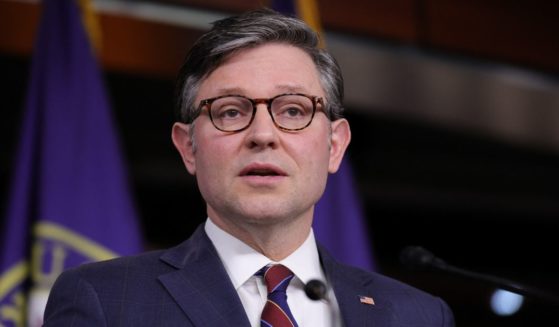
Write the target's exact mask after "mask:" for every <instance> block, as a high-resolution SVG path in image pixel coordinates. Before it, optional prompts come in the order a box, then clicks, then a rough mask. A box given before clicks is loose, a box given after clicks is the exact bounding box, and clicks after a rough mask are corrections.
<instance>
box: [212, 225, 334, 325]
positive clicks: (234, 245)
mask: <svg viewBox="0 0 559 327" xmlns="http://www.w3.org/2000/svg"><path fill="white" fill-rule="evenodd" d="M205 230H206V234H208V237H209V238H210V240H211V241H212V243H213V245H214V246H215V248H216V249H217V253H218V254H219V257H220V259H221V262H223V265H224V266H225V270H226V271H227V274H228V275H229V278H231V281H232V282H233V286H234V287H235V289H236V290H237V293H238V294H239V297H240V299H241V302H242V304H243V306H244V308H245V312H246V314H247V317H248V319H249V321H250V325H251V326H252V327H260V315H261V314H262V309H263V308H264V305H265V304H266V299H267V296H268V293H267V290H266V285H265V284H264V281H263V279H262V277H257V276H254V274H255V273H256V272H257V271H258V270H260V269H261V268H262V267H264V266H266V265H268V264H270V263H281V264H282V265H284V266H286V267H287V268H289V269H290V270H291V271H292V272H293V273H294V274H295V277H293V279H292V280H291V282H290V283H289V287H288V288H287V303H288V305H289V308H290V310H291V313H292V314H293V317H294V318H295V321H297V324H298V325H299V327H316V326H321V327H322V326H323V327H339V326H342V323H341V317H340V311H339V307H338V303H337V301H336V297H335V296H334V292H333V291H332V290H331V288H329V292H328V299H329V300H330V303H326V302H324V301H313V300H310V299H309V298H308V297H307V296H306V295H305V291H304V285H305V283H307V282H308V281H310V280H312V279H318V280H320V281H322V282H324V283H325V284H326V285H328V284H327V281H326V277H325V275H324V272H323V271H322V267H321V265H320V258H319V256H318V249H317V247H316V242H315V239H314V233H313V231H312V230H311V232H310V233H309V236H308V237H307V239H306V240H305V242H304V243H303V244H302V245H301V246H300V247H299V248H298V249H297V250H295V252H293V253H292V254H290V255H289V256H288V257H287V258H285V259H284V260H282V261H280V262H273V261H271V260H270V259H268V258H267V257H265V256H264V255H262V254H261V253H259V252H257V251H255V250H254V249H253V248H251V247H250V246H248V245H246V244H245V243H243V242H242V241H240V240H239V239H237V238H235V237H234V236H232V235H230V234H229V233H227V232H225V231H224V230H222V229H221V228H219V227H218V226H216V225H215V224H214V223H213V222H212V221H211V219H207V220H206V225H205Z"/></svg>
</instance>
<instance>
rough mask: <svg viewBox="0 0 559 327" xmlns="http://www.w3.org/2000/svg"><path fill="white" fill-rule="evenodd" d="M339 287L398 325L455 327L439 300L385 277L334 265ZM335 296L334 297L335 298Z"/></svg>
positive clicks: (442, 301)
mask: <svg viewBox="0 0 559 327" xmlns="http://www.w3.org/2000/svg"><path fill="white" fill-rule="evenodd" d="M335 266H336V269H337V270H338V272H337V273H336V274H335V275H336V276H338V278H337V279H338V280H337V281H333V282H334V283H335V282H337V283H339V285H338V287H339V288H345V287H347V288H350V289H352V290H354V292H360V293H359V294H357V295H363V296H367V297H370V298H371V299H373V301H374V303H375V307H377V308H378V309H380V308H382V309H384V310H385V312H386V314H387V315H388V316H390V318H388V317H387V319H390V320H391V321H394V322H395V323H396V324H397V325H398V326H454V316H453V314H452V311H451V310H450V308H449V307H448V305H447V304H446V303H445V301H444V300H442V299H441V298H439V297H437V296H434V295H431V294H429V293H427V292H425V291H422V290H420V289H417V288H415V287H413V286H411V285H408V284H406V283H403V282H401V281H398V280H396V279H393V278H390V277H388V276H385V275H382V274H379V273H375V272H370V271H365V270H362V269H359V268H355V267H350V266H346V265H342V264H336V265H335ZM337 296H338V294H336V297H337Z"/></svg>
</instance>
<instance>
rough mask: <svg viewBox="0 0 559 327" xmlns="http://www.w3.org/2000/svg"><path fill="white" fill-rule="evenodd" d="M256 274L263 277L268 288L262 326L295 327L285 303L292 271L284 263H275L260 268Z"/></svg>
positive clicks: (295, 324)
mask: <svg viewBox="0 0 559 327" xmlns="http://www.w3.org/2000/svg"><path fill="white" fill-rule="evenodd" d="M257 275H260V276H263V277H264V282H265V283H266V288H267V289H268V301H267V302H266V305H265V306H264V310H263V311H262V316H261V319H260V321H261V326H262V327H297V323H296V322H295V319H294V318H293V315H292V314H291V310H289V306H288V305H287V293H286V290H287V286H288V285H289V282H291V279H293V276H294V275H293V273H292V272H291V270H289V268H287V267H285V266H284V265H280V264H276V265H271V266H267V267H264V268H262V269H261V270H260V271H259V272H258V273H257Z"/></svg>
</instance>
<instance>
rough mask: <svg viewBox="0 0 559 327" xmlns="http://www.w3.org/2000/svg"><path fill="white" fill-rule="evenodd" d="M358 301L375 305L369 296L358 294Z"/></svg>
mask: <svg viewBox="0 0 559 327" xmlns="http://www.w3.org/2000/svg"><path fill="white" fill-rule="evenodd" d="M359 302H361V303H363V304H367V305H375V300H373V298H372V297H370V296H363V295H359Z"/></svg>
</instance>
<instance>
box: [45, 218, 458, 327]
mask: <svg viewBox="0 0 559 327" xmlns="http://www.w3.org/2000/svg"><path fill="white" fill-rule="evenodd" d="M319 252H320V257H321V261H322V265H323V268H324V271H325V273H326V276H327V278H328V280H329V282H330V283H331V285H332V287H333V288H334V292H335V294H336V299H337V300H338V304H339V306H340V310H341V314H342V318H343V322H344V325H345V326H346V327H357V326H360V327H361V326H375V327H388V326H393V327H396V326H408V327H411V326H413V327H427V326H429V327H431V326H445V327H446V326H454V319H453V316H452V313H451V311H450V309H449V308H448V306H447V305H446V304H445V303H444V302H443V301H442V300H441V299H439V298H436V297H433V296H431V295H429V294H427V293H424V292H422V291H420V290H417V289H415V288H412V287H410V286H407V285H404V284H402V283H400V282H397V281H395V280H392V279H390V278H387V277H384V276H381V275H378V274H375V273H371V272H366V271H363V270H360V269H356V268H353V267H348V266H345V265H342V264H339V263H337V262H336V261H335V260H334V259H333V258H332V257H331V256H330V255H329V254H328V253H327V252H326V251H325V250H324V249H319ZM359 296H367V297H371V298H373V300H374V305H369V304H363V303H361V302H360V300H359ZM45 326H47V327H48V326H76V327H77V326H79V327H86V326H181V327H188V326H196V327H217V326H220V327H221V326H231V327H245V326H247V327H248V326H250V324H249V321H248V318H247V317H246V314H245V311H244V309H243V306H242V304H241V300H240V299H239V297H238V295H237V292H236V291H235V289H234V287H233V284H232V283H231V281H230V279H229V277H228V275H227V273H226V271H225V268H224V267H223V264H222V263H221V261H220V259H219V257H218V254H217V251H216V250H215V248H214V247H213V245H212V243H211V241H210V240H209V238H208V236H207V235H206V233H205V231H204V229H203V226H200V227H199V228H198V229H197V230H196V232H195V233H194V234H193V235H192V236H191V237H190V238H189V239H188V240H186V241H185V242H183V243H182V244H180V245H178V246H176V247H174V248H171V249H169V250H164V251H156V252H150V253H146V254H142V255H139V256H132V257H122V258H118V259H114V260H109V261H105V262H100V263H92V264H86V265H82V266H80V267H77V268H75V269H71V270H68V271H66V272H64V273H63V274H62V275H61V276H60V277H59V278H58V280H57V281H56V283H55V285H54V287H53V289H52V291H51V294H50V297H49V301H48V304H47V308H46V312H45ZM301 327H309V326H301ZM311 327H321V326H311Z"/></svg>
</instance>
